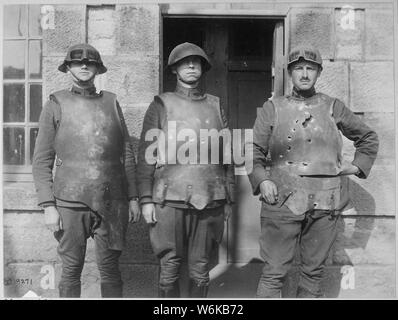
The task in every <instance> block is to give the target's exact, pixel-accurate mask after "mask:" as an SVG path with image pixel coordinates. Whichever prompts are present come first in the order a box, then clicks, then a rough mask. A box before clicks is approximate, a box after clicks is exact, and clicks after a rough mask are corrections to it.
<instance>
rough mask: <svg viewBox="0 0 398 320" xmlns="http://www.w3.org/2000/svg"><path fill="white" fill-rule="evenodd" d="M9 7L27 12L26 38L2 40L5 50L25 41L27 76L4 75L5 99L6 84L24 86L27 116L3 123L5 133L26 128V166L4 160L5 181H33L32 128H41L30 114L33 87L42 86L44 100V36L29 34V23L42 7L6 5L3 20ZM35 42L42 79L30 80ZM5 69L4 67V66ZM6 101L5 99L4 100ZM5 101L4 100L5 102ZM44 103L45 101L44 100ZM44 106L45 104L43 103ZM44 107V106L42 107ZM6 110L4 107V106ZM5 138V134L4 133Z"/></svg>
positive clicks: (17, 37) (14, 37)
mask: <svg viewBox="0 0 398 320" xmlns="http://www.w3.org/2000/svg"><path fill="white" fill-rule="evenodd" d="M7 6H24V7H25V10H26V17H27V19H26V21H25V25H24V28H26V29H25V30H26V34H25V35H24V36H6V35H5V34H4V32H3V38H2V46H3V50H4V44H5V43H6V42H7V41H23V42H24V55H25V60H24V63H25V65H24V71H25V76H24V78H23V79H4V73H3V72H2V74H3V77H2V91H3V97H4V86H5V85H6V84H23V85H24V93H25V97H24V108H25V109H24V110H25V116H24V121H23V122H5V121H4V119H3V121H2V130H3V132H4V129H5V128H24V134H25V136H24V138H25V141H24V164H21V165H10V164H5V163H4V158H3V159H2V161H3V180H4V181H21V180H22V181H32V180H33V177H32V164H31V161H30V153H31V147H32V146H31V139H30V130H31V129H32V128H38V127H39V122H38V121H37V122H32V121H30V113H31V108H30V86H31V85H35V84H36V85H41V88H42V90H41V95H42V99H43V34H42V33H41V35H35V36H32V35H30V34H29V31H30V30H29V23H30V19H31V16H30V10H31V8H32V7H33V6H39V7H40V6H41V5H40V4H15V5H14V4H9V5H5V6H4V7H3V10H2V11H3V18H4V14H5V8H6V7H7ZM3 21H4V19H3ZM2 28H3V31H4V26H2ZM33 41H40V44H41V59H42V60H41V78H30V69H29V68H30V65H29V63H30V61H29V60H30V59H29V58H30V56H29V54H30V52H29V51H30V42H33ZM3 67H4V65H3ZM3 99H4V98H3ZM3 101H4V100H3ZM42 101H43V100H42ZM42 104H43V103H42ZM41 107H42V106H41ZM3 108H4V106H3ZM3 136H4V133H3ZM3 139H4V138H3ZM2 143H3V151H4V140H3V141H2Z"/></svg>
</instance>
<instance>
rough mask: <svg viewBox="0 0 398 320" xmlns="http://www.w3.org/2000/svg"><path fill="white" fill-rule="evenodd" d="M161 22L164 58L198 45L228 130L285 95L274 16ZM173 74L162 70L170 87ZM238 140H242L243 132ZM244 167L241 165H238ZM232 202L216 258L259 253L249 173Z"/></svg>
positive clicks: (248, 124)
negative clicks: (209, 65)
mask: <svg viewBox="0 0 398 320" xmlns="http://www.w3.org/2000/svg"><path fill="white" fill-rule="evenodd" d="M164 20H165V22H164V25H163V35H164V43H163V52H164V55H165V56H164V59H163V63H164V64H166V63H167V57H168V54H169V52H170V51H171V49H172V48H173V47H174V46H175V45H177V44H179V43H182V42H185V41H189V42H193V43H196V44H198V45H199V46H202V47H203V49H204V50H205V51H206V53H207V54H208V55H209V57H210V60H211V62H212V69H211V70H210V71H209V72H208V73H206V74H205V75H204V76H203V81H202V84H201V85H202V86H203V88H204V89H205V91H206V92H208V93H210V94H213V95H216V96H218V97H220V102H221V105H222V107H223V109H224V111H225V113H226V116H227V118H228V121H229V125H230V128H231V129H252V128H253V124H254V121H255V119H256V115H257V111H258V109H259V108H261V107H262V105H263V103H264V102H265V101H266V100H267V99H268V98H270V97H271V95H272V92H275V93H274V95H282V94H283V81H284V75H283V70H284V65H283V64H284V55H283V54H284V53H283V50H284V48H283V44H284V42H283V33H284V31H283V28H284V27H283V21H281V20H276V19H249V18H248V19H242V18H241V19H222V18H214V19H213V18H208V19H194V18H189V19H188V18H177V19H173V18H168V19H164ZM174 86H175V75H172V74H170V73H167V72H166V73H164V77H163V88H164V89H166V91H168V90H173V89H174ZM242 138H243V139H241V141H244V137H242ZM242 168H243V167H242ZM236 184H237V185H236V204H235V206H234V213H233V215H232V217H231V218H230V219H229V221H228V222H227V223H226V228H225V232H224V238H223V241H222V244H221V246H220V248H219V252H218V256H217V257H216V256H214V257H213V258H214V259H212V261H213V263H212V265H213V266H214V265H215V264H217V263H226V262H232V263H233V262H249V261H251V260H253V259H256V258H258V257H259V246H258V238H259V236H260V201H259V199H258V197H254V196H253V195H252V189H251V185H250V183H249V179H248V177H247V175H236Z"/></svg>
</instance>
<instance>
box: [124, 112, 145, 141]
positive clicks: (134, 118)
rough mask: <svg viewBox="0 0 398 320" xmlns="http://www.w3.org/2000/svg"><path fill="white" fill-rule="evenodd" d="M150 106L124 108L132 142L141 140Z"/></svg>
mask: <svg viewBox="0 0 398 320" xmlns="http://www.w3.org/2000/svg"><path fill="white" fill-rule="evenodd" d="M147 109H148V105H143V106H127V107H125V108H123V114H124V118H125V120H126V125H127V128H128V130H129V133H130V137H131V139H132V140H134V141H136V140H139V139H140V136H141V131H142V124H143V122H144V117H145V112H146V111H147Z"/></svg>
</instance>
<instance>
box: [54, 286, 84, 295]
mask: <svg viewBox="0 0 398 320" xmlns="http://www.w3.org/2000/svg"><path fill="white" fill-rule="evenodd" d="M58 289H59V297H60V298H80V294H81V286H80V285H77V286H59V288H58Z"/></svg>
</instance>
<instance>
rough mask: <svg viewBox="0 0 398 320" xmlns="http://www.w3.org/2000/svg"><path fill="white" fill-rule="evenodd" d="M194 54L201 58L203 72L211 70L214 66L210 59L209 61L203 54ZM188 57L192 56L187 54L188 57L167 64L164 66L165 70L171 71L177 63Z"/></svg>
mask: <svg viewBox="0 0 398 320" xmlns="http://www.w3.org/2000/svg"><path fill="white" fill-rule="evenodd" d="M193 56H196V57H199V58H200V60H201V61H202V71H203V73H204V72H207V71H209V70H210V69H211V68H212V65H211V63H210V62H209V61H207V60H206V59H205V58H203V57H201V56H198V55H193ZM187 57H190V56H186V57H184V58H182V59H180V60H177V61H176V62H174V63H173V64H171V65H167V66H166V67H165V68H164V70H166V71H169V72H171V69H172V67H173V66H175V65H177V64H178V63H179V62H180V61H181V60H183V59H185V58H187Z"/></svg>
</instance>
